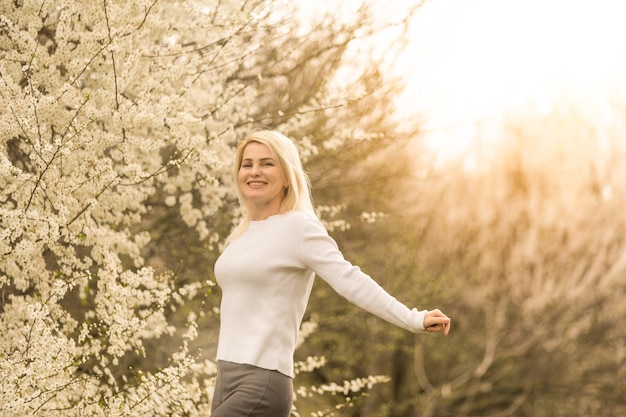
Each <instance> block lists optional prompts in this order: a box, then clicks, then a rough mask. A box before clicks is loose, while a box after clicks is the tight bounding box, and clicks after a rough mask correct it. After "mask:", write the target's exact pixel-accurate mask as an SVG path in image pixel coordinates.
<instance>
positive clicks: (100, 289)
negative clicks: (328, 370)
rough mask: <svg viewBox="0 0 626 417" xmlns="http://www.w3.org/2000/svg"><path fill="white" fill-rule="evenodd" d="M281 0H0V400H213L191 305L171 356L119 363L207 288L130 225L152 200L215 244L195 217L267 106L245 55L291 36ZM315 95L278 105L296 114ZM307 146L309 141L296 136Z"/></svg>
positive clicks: (148, 404) (167, 411)
mask: <svg viewBox="0 0 626 417" xmlns="http://www.w3.org/2000/svg"><path fill="white" fill-rule="evenodd" d="M285 7H286V4H284V3H281V2H271V1H263V0H254V1H248V2H245V3H244V4H243V5H242V3H241V2H237V1H217V0H216V1H199V0H189V1H185V2H178V1H174V0H163V1H157V0H137V1H130V2H129V1H123V0H104V1H95V0H86V1H84V0H81V1H78V0H66V1H40V0H39V1H38V0H16V1H12V2H5V4H3V5H2V7H1V8H0V101H1V105H2V108H3V111H2V112H0V254H1V258H0V299H1V300H2V303H1V304H0V334H2V338H1V340H0V414H1V415H7V416H9V415H15V416H21V415H40V416H59V415H63V416H79V415H80V416H83V415H90V416H105V415H106V416H110V417H113V416H127V415H133V416H137V415H144V414H146V415H163V416H165V415H167V416H182V415H185V416H195V415H208V413H209V404H210V398H209V397H210V395H211V392H212V389H211V387H212V384H213V381H212V379H211V377H212V375H213V374H214V372H215V370H214V369H215V368H214V364H212V363H211V362H202V361H198V360H197V359H196V358H194V357H193V355H192V354H191V353H190V348H189V343H190V342H191V341H193V340H194V339H195V338H196V337H197V319H196V316H195V315H194V314H190V315H189V316H188V323H187V331H186V333H185V334H184V335H183V337H182V340H183V342H182V344H181V346H180V348H179V350H178V351H177V352H176V353H174V355H173V356H172V357H171V358H170V361H169V365H168V366H167V367H165V368H162V369H160V370H158V371H156V372H149V371H145V370H142V369H133V368H124V367H123V365H122V364H123V362H124V359H125V358H126V357H127V356H128V355H138V356H145V355H146V350H145V346H144V344H145V341H146V340H149V339H158V338H161V337H164V336H167V335H172V334H173V333H174V332H175V329H174V327H173V326H172V325H171V324H169V323H168V320H167V312H168V311H169V310H171V309H173V308H174V306H175V305H176V304H178V305H180V304H182V303H184V302H185V300H186V299H190V298H192V297H193V296H194V294H196V293H197V292H198V291H199V288H198V285H200V286H202V285H204V284H198V283H197V282H195V283H191V284H184V285H182V286H181V285H179V284H175V283H174V282H173V275H172V273H170V272H168V271H159V270H156V269H155V268H154V267H153V266H152V265H150V264H148V263H147V262H146V259H145V257H144V255H143V250H144V248H145V247H146V245H148V244H149V243H150V240H151V235H150V233H149V231H147V230H145V229H143V228H142V227H143V226H145V224H146V223H145V221H146V218H150V215H151V213H152V212H153V208H154V207H155V206H157V205H158V206H161V207H168V208H170V209H176V210H178V213H179V215H180V218H181V219H182V220H183V221H184V223H185V224H186V225H187V226H188V227H189V228H191V229H193V230H195V231H196V232H197V234H198V236H199V238H200V239H202V240H204V241H206V242H208V245H209V247H210V248H212V247H214V246H215V245H216V244H218V243H219V242H220V241H221V238H222V237H223V236H220V234H219V231H218V230H214V229H212V225H211V224H209V223H207V221H206V219H207V218H211V216H214V215H215V214H216V213H217V212H218V211H219V210H220V208H221V207H222V206H223V204H224V203H225V201H227V199H228V198H232V192H231V191H232V190H231V184H230V182H229V181H230V180H229V176H228V172H227V170H228V164H227V163H225V161H230V160H231V154H232V146H233V144H235V143H236V141H237V139H238V137H239V136H240V131H239V130H240V129H243V128H246V127H247V126H248V124H249V123H251V122H253V121H254V120H255V117H256V118H257V119H260V120H265V119H263V117H260V116H259V114H262V113H263V109H262V108H261V104H263V103H259V101H258V97H259V94H260V85H261V82H262V81H263V74H261V72H259V71H257V70H254V68H256V67H258V65H260V64H259V63H260V62H261V63H262V62H267V57H268V56H275V55H276V54H277V53H279V52H280V47H279V46H277V45H280V41H281V39H282V38H283V37H285V36H286V34H288V33H290V29H289V28H288V27H287V26H285V23H284V22H279V19H280V16H284V15H285V12H284V10H285ZM277 10H281V13H282V14H279V13H278V12H277ZM279 23H280V24H279ZM277 51H278V52H277ZM276 59H277V61H281V57H280V56H279V57H277V58H276ZM282 62H284V60H282ZM274 75H275V74H274ZM265 88H266V89H267V86H266V87H265ZM313 95H315V94H314V93H313ZM322 101H323V100H321V99H319V97H317V98H315V99H314V100H302V102H301V103H299V104H298V103H296V104H297V105H301V106H304V107H306V106H309V108H308V110H307V108H305V109H304V110H303V111H302V112H300V113H293V112H292V113H291V114H290V115H287V116H286V115H285V113H283V112H282V111H279V112H277V113H276V114H277V116H276V117H279V118H280V123H282V124H283V126H284V127H285V129H291V130H294V129H297V128H298V126H299V125H301V124H306V123H308V119H309V117H308V116H306V115H307V114H309V113H308V111H309V110H310V106H313V107H315V106H323V103H322ZM311 103H312V104H311ZM265 104H266V105H269V104H268V103H265ZM329 140H332V138H331V139H329ZM301 146H302V148H303V154H304V155H309V154H315V153H316V152H317V150H316V146H315V145H314V144H313V143H310V142H308V139H306V137H305V138H304V139H303V141H302V143H301ZM152 221H154V219H152ZM142 222H143V223H142ZM140 225H141V227H140ZM207 284H208V285H211V283H210V282H209V283H207ZM305 368H306V367H305ZM305 368H303V370H304V371H305V370H306V369H305ZM355 383H357V384H358V381H357V380H355ZM363 383H365V384H366V385H367V384H371V383H372V381H369V382H368V381H365V382H363ZM329 387H330V386H329ZM321 389H322V391H328V390H332V391H336V390H337V389H335V388H334V387H330V388H324V387H322V388H321ZM342 389H343V388H341V389H339V390H340V391H341V390H342ZM346 389H348V388H346ZM349 390H352V388H349Z"/></svg>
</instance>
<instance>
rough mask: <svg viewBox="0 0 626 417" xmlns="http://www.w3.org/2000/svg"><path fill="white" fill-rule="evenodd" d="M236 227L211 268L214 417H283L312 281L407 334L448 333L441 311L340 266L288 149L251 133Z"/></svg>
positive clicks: (275, 136)
mask: <svg viewBox="0 0 626 417" xmlns="http://www.w3.org/2000/svg"><path fill="white" fill-rule="evenodd" d="M235 175H236V178H237V187H236V188H237V194H238V197H239V201H240V203H241V204H242V206H243V208H245V214H244V217H243V220H242V222H241V224H239V226H237V227H236V228H235V229H234V231H233V232H232V234H231V236H230V237H229V238H228V241H227V246H226V248H225V249H224V251H223V253H222V254H221V255H220V257H219V259H218V260H217V262H216V264H215V275H216V277H217V282H218V284H219V286H220V287H221V289H222V303H221V313H220V314H221V323H220V336H219V342H218V348H217V361H218V375H217V381H216V387H215V394H214V398H213V405H212V409H213V411H212V414H211V415H212V416H213V417H242V416H248V417H252V416H254V417H283V416H284V417H287V416H289V414H290V410H291V405H292V395H293V384H292V378H293V376H294V372H293V354H294V350H295V345H296V340H297V334H298V329H299V327H300V323H301V321H302V317H303V315H304V311H305V308H306V304H307V301H308V298H309V295H310V293H311V287H312V285H313V278H314V276H315V275H316V274H317V275H318V276H319V277H321V278H322V279H324V280H325V281H327V282H328V283H329V284H330V285H331V286H332V287H333V288H334V289H335V290H336V291H337V292H338V293H339V294H341V295H342V296H344V297H345V298H347V299H348V300H349V301H351V302H353V303H355V304H356V305H358V306H359V307H361V308H363V309H365V310H367V311H369V312H371V313H373V314H375V315H377V316H379V317H381V318H383V319H385V320H387V321H389V322H391V323H393V324H395V325H397V326H400V327H402V328H404V329H407V330H409V331H412V332H422V331H427V332H438V331H440V330H443V332H444V334H446V335H447V334H448V332H449V331H450V319H449V318H448V317H447V316H446V315H445V314H443V313H442V312H441V311H439V310H431V311H426V310H423V311H418V310H416V309H409V308H408V307H406V306H405V305H403V304H401V303H400V302H398V301H397V300H396V299H395V298H393V297H392V296H391V295H389V294H388V293H387V292H385V290H383V288H381V287H380V286H379V285H378V284H377V283H376V282H374V281H373V280H372V279H371V278H370V277H369V276H367V275H366V274H364V273H363V272H361V270H360V269H359V268H358V267H356V266H353V265H352V264H350V263H349V262H348V261H346V260H345V259H344V257H343V255H342V254H341V252H340V251H339V250H338V247H337V244H336V243H335V241H334V240H333V239H332V238H331V237H330V236H329V235H328V233H327V231H326V229H325V228H324V226H323V225H322V223H321V222H320V221H319V219H318V218H317V217H316V215H315V213H314V211H313V204H312V201H311V193H310V186H309V181H308V178H307V176H306V174H305V173H304V170H303V169H302V163H301V161H300V156H299V154H298V150H297V148H296V146H295V144H294V143H293V142H292V141H291V140H290V139H289V138H287V137H286V136H284V135H282V134H280V133H277V132H272V131H260V132H256V133H252V134H251V135H250V136H248V137H247V138H246V139H245V140H244V141H243V143H242V144H241V145H240V146H239V148H238V149H237V153H236V159H235Z"/></svg>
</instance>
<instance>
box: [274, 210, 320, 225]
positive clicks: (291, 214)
mask: <svg viewBox="0 0 626 417" xmlns="http://www.w3.org/2000/svg"><path fill="white" fill-rule="evenodd" d="M281 217H282V218H283V219H284V220H285V222H288V223H292V224H301V225H306V224H307V223H310V222H313V223H319V219H318V218H317V217H316V216H315V215H314V214H313V213H307V212H305V211H300V210H291V211H288V212H287V213H284V214H283V215H282V216H281Z"/></svg>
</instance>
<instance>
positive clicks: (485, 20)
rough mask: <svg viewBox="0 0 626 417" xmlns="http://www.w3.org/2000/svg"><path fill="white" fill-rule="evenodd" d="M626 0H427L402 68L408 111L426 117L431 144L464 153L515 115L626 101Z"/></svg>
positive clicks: (449, 153)
mask: <svg viewBox="0 0 626 417" xmlns="http://www.w3.org/2000/svg"><path fill="white" fill-rule="evenodd" d="M624 11H626V2H621V1H611V0H598V1H595V2H589V1H579V0H570V1H567V0H525V1H503V0H478V1H472V2H458V1H452V0H439V1H436V0H435V1H431V2H429V3H426V4H425V6H424V7H423V9H422V10H420V12H419V13H418V16H417V18H416V19H415V21H414V22H413V26H412V33H411V36H412V44H411V45H410V46H409V48H408V49H407V51H406V52H405V54H404V55H403V57H402V59H401V61H400V62H398V63H396V64H397V65H396V67H395V68H394V69H392V71H393V72H395V73H400V74H401V75H402V76H403V77H404V79H405V80H406V83H407V89H406V91H405V93H404V94H403V96H402V97H401V98H400V99H399V100H398V107H399V110H400V112H401V114H400V116H401V117H406V116H407V115H411V114H413V115H426V117H427V118H428V120H427V124H426V130H427V131H428V132H429V134H428V135H427V138H426V139H427V143H428V144H429V146H431V147H432V148H433V149H435V150H436V151H437V152H438V153H440V154H442V155H443V156H444V157H455V156H459V155H461V154H463V153H464V152H465V151H467V149H468V148H469V147H471V146H472V143H473V140H474V137H475V136H476V135H475V133H476V130H477V129H482V128H484V127H485V124H486V123H497V122H498V120H499V119H501V118H502V117H503V116H504V115H505V114H506V113H509V112H511V111H514V110H515V109H520V108H523V107H527V106H534V108H535V109H537V110H538V111H539V112H540V113H541V112H545V111H548V110H549V109H550V108H552V106H554V105H555V102H556V101H557V100H558V99H560V97H563V96H567V97H568V98H570V99H571V98H575V99H576V100H578V101H579V102H580V103H585V102H586V105H589V103H593V102H602V101H604V100H607V99H608V96H609V95H613V96H615V95H616V94H617V95H619V96H620V99H624V97H626V89H625V87H624V81H623V75H622V74H624V70H625V69H626V47H625V46H626V26H624V25H623V23H622V22H621V20H622V16H624V15H625V14H624Z"/></svg>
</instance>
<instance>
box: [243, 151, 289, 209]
mask: <svg viewBox="0 0 626 417" xmlns="http://www.w3.org/2000/svg"><path fill="white" fill-rule="evenodd" d="M242 156H243V158H242V160H241V166H240V167H239V172H238V175H237V181H238V183H239V189H240V190H241V194H242V195H243V196H244V198H245V200H246V203H247V205H248V209H249V210H251V214H253V213H263V215H264V216H265V217H267V216H271V215H274V214H278V213H279V212H280V205H281V203H282V201H283V197H284V190H285V187H287V185H289V182H288V181H287V177H286V176H285V173H284V171H283V169H282V168H281V167H280V165H279V163H278V161H277V160H276V159H274V156H273V155H272V152H271V151H270V149H269V148H268V147H267V146H265V145H263V144H262V143H259V142H250V143H249V144H248V145H246V147H245V148H244V150H243V155H242ZM253 220H254V219H253Z"/></svg>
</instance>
